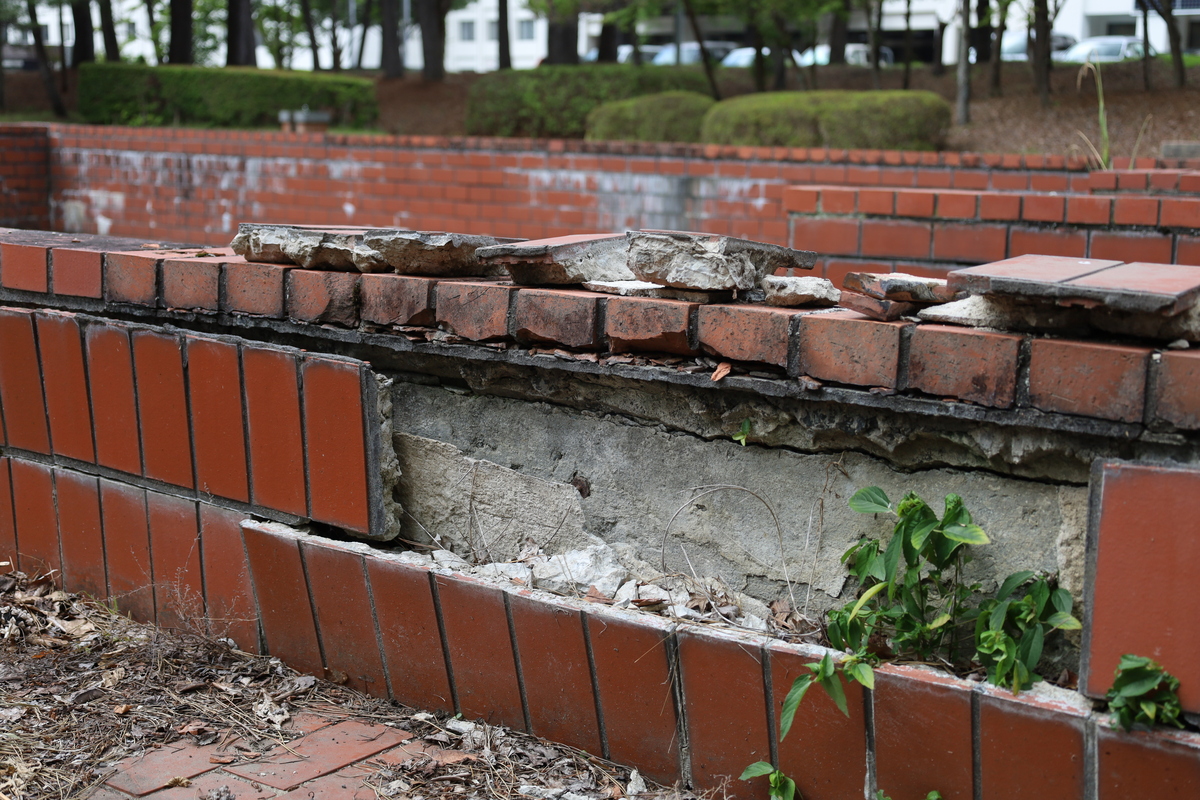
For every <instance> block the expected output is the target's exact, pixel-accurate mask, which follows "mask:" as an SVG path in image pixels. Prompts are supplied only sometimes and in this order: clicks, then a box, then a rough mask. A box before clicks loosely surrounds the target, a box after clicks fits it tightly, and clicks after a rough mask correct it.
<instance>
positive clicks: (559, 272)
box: [477, 233, 634, 286]
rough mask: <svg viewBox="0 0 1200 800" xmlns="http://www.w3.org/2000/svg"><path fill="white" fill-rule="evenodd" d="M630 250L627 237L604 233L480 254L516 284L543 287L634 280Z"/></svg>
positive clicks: (499, 247) (500, 247) (509, 246)
mask: <svg viewBox="0 0 1200 800" xmlns="http://www.w3.org/2000/svg"><path fill="white" fill-rule="evenodd" d="M628 250H629V245H628V242H627V241H626V239H625V236H624V235H622V234H619V233H611V234H603V233H602V234H581V235H578V236H561V237H558V238H555V239H536V240H534V241H530V242H520V243H517V244H502V245H496V246H494V247H484V248H482V249H480V250H479V252H478V253H477V255H478V256H479V259H480V260H481V261H483V262H484V263H486V264H496V265H499V266H503V267H504V268H505V269H506V270H508V272H509V274H511V275H512V279H513V280H514V281H515V282H516V283H520V284H527V285H531V286H540V285H546V284H550V285H555V284H573V283H587V282H589V281H629V280H633V279H634V275H633V273H632V272H630V270H629V267H628V266H627V263H626V262H627V260H628Z"/></svg>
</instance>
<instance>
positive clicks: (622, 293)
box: [583, 281, 733, 304]
mask: <svg viewBox="0 0 1200 800" xmlns="http://www.w3.org/2000/svg"><path fill="white" fill-rule="evenodd" d="M583 288H585V289H587V290H588V291H590V292H600V293H602V294H615V295H617V296H619V297H657V298H661V299H664V300H683V301H685V302H688V303H701V304H708V303H727V302H729V301H730V300H732V299H733V292H697V291H688V290H687V289H672V288H670V287H668V286H659V285H658V284H657V283H650V282H648V281H588V282H587V283H585V284H583Z"/></svg>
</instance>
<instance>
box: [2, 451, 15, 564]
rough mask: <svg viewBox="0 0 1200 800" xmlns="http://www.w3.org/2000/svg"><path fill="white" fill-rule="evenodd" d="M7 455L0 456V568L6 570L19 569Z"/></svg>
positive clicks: (10, 477)
mask: <svg viewBox="0 0 1200 800" xmlns="http://www.w3.org/2000/svg"><path fill="white" fill-rule="evenodd" d="M9 461H10V459H9V458H7V457H0V568H3V569H4V570H5V571H6V572H7V571H9V570H14V569H19V565H18V564H17V529H16V526H15V525H14V523H13V508H12V475H11V473H10V471H9Z"/></svg>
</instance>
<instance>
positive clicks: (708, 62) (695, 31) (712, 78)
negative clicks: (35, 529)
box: [683, 0, 721, 102]
mask: <svg viewBox="0 0 1200 800" xmlns="http://www.w3.org/2000/svg"><path fill="white" fill-rule="evenodd" d="M683 8H684V10H685V11H687V15H688V22H689V23H690V24H691V26H692V35H693V36H695V37H696V44H697V45H699V46H700V63H702V64H703V65H704V77H706V78H708V88H709V91H711V92H712V96H713V100H716V101H718V102H720V100H721V87H719V86H717V75H716V73H715V72H714V70H713V62H712V59H711V58H709V57H708V48H707V47H705V46H704V34H703V33H702V32H701V30H700V21H699V20H698V19H696V9H694V8H692V3H691V0H683Z"/></svg>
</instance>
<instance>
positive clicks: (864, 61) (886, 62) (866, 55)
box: [796, 43, 896, 67]
mask: <svg viewBox="0 0 1200 800" xmlns="http://www.w3.org/2000/svg"><path fill="white" fill-rule="evenodd" d="M879 62H880V63H881V64H882V65H883V66H890V65H892V64H895V63H896V55H895V53H893V52H892V48H890V47H880V48H879ZM814 63H816V64H817V66H821V67H823V66H825V65H826V64H828V63H829V45H827V44H819V45H817V46H816V47H810V48H808V49H807V50H805V51H804V52H803V53H801V54H800V55H799V56H797V57H796V65H797V66H800V67H811V66H812V65H813V64H814ZM846 63H847V64H849V65H851V66H854V67H869V66H871V48H870V47H869V46H867V45H865V44H856V43H851V44H847V45H846Z"/></svg>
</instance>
